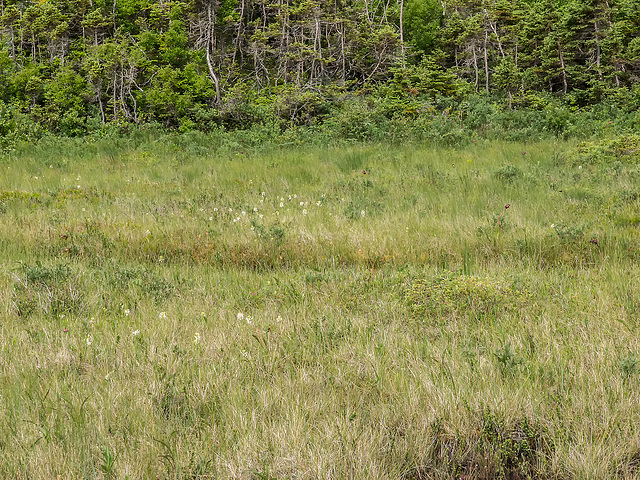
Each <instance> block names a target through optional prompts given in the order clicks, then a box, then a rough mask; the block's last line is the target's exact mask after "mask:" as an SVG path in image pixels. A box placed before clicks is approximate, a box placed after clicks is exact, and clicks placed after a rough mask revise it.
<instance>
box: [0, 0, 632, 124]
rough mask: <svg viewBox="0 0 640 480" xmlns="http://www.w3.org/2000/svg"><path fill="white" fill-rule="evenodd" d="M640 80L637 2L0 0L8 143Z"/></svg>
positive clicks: (580, 94)
mask: <svg viewBox="0 0 640 480" xmlns="http://www.w3.org/2000/svg"><path fill="white" fill-rule="evenodd" d="M639 80H640V0H184V1H176V0H68V1H67V0H64V1H63V0H35V1H34V0H0V134H4V135H9V134H11V132H12V131H17V130H20V129H22V130H25V129H26V130H28V129H29V128H34V129H41V130H43V131H48V132H54V133H61V134H66V135H74V134H82V133H84V132H86V131H88V130H91V129H93V128H98V127H99V126H100V125H103V124H106V123H124V124H139V123H145V122H157V123H160V124H162V125H165V126H168V127H178V128H182V129H187V130H188V129H206V128H214V127H216V126H220V125H223V126H226V127H229V128H236V127H243V126H246V125H250V124H251V123H253V122H256V121H262V120H263V119H264V115H262V114H261V113H260V112H264V111H268V112H269V115H272V116H274V117H276V118H278V119H280V120H282V121H283V122H285V123H287V122H288V123H290V124H313V123H314V122H318V121H321V119H322V118H323V115H324V116H326V115H327V114H328V112H329V111H330V110H331V109H332V108H339V104H340V102H342V101H343V100H344V98H347V97H349V96H353V95H360V96H370V97H372V99H373V100H371V101H375V98H377V97H380V96H387V97H388V96H392V97H394V98H400V99H404V100H403V102H404V103H402V102H401V103H402V107H401V110H402V112H404V113H406V111H407V105H408V104H409V103H411V102H412V101H414V100H415V99H421V100H423V101H427V100H428V99H429V98H435V97H447V98H464V97H465V96H468V95H471V94H474V93H477V92H484V93H486V94H489V95H497V96H500V98H503V99H504V102H505V105H506V107H507V108H509V109H512V108H518V107H520V106H531V104H532V103H535V102H536V99H539V98H542V97H544V96H545V95H546V96H549V95H551V96H554V97H556V96H557V97H561V98H562V99H563V101H564V102H566V103H568V104H571V105H574V106H576V107H577V108H579V107H582V106H586V105H592V104H594V103H596V102H600V101H602V100H603V99H606V98H615V97H616V96H620V95H621V92H622V93H624V95H626V97H624V98H629V95H632V96H634V95H635V96H638V95H639V94H640V93H639V92H638V90H637V89H634V85H636V84H638V81H639ZM624 95H623V96H624ZM407 102H409V103H407ZM402 112H401V113H402ZM396 113H397V112H396ZM31 124H33V126H30V127H28V126H27V125H31Z"/></svg>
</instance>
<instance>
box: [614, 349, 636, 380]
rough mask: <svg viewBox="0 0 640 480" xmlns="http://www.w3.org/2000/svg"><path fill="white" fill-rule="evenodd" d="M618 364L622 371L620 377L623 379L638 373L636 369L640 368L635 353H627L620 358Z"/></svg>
mask: <svg viewBox="0 0 640 480" xmlns="http://www.w3.org/2000/svg"><path fill="white" fill-rule="evenodd" d="M619 365H620V370H621V372H622V378H624V380H629V379H630V378H631V377H634V376H635V375H636V374H637V373H638V370H640V359H638V357H637V356H636V355H633V354H629V355H627V356H626V357H624V358H622V359H620V362H619Z"/></svg>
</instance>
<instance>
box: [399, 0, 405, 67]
mask: <svg viewBox="0 0 640 480" xmlns="http://www.w3.org/2000/svg"><path fill="white" fill-rule="evenodd" d="M403 14H404V0H400V49H401V51H402V68H403V69H404V68H406V64H405V59H406V51H405V45H404V32H403V30H404V27H403V22H402V17H403Z"/></svg>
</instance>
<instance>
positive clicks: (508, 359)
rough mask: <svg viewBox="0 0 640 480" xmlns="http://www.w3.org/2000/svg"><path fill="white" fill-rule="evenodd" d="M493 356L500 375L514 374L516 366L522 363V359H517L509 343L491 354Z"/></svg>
mask: <svg viewBox="0 0 640 480" xmlns="http://www.w3.org/2000/svg"><path fill="white" fill-rule="evenodd" d="M493 356H494V357H495V359H496V361H497V362H498V368H499V370H500V373H502V374H503V375H512V374H514V373H515V372H516V369H517V368H518V366H519V365H520V364H521V363H522V359H520V358H518V357H517V356H516V355H515V354H514V352H513V350H511V343H510V342H506V343H505V344H504V345H502V347H501V348H499V349H497V350H496V351H495V352H493Z"/></svg>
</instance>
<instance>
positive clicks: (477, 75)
mask: <svg viewBox="0 0 640 480" xmlns="http://www.w3.org/2000/svg"><path fill="white" fill-rule="evenodd" d="M471 47H472V49H473V69H474V71H475V74H476V79H475V82H474V86H475V90H476V92H477V91H478V80H479V72H478V56H477V55H476V43H475V40H474V42H473V45H472V46H471ZM465 63H466V62H465Z"/></svg>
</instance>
